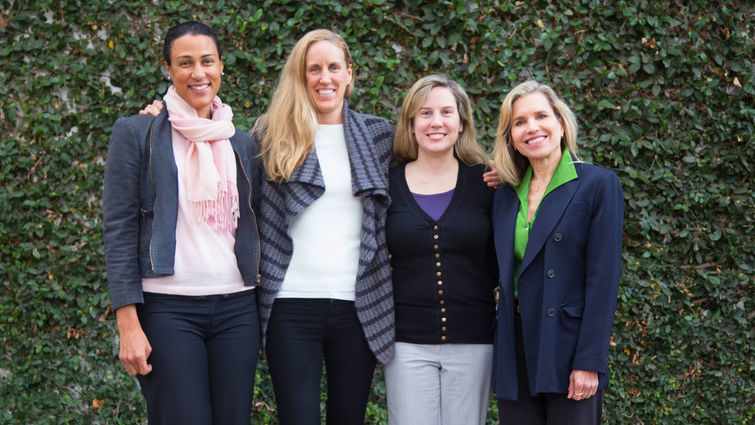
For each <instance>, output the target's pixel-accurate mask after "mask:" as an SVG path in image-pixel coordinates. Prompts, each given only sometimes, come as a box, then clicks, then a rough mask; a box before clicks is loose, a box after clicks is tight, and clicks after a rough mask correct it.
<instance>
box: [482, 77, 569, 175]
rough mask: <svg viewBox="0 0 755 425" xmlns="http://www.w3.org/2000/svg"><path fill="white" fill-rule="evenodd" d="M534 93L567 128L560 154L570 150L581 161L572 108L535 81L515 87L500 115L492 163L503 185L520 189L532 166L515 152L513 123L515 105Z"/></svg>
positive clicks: (504, 102)
mask: <svg viewBox="0 0 755 425" xmlns="http://www.w3.org/2000/svg"><path fill="white" fill-rule="evenodd" d="M532 93H542V94H543V96H545V98H546V99H547V100H548V103H549V104H550V106H551V109H553V112H554V114H555V116H556V118H558V120H559V122H561V125H562V126H563V127H564V137H562V138H561V150H562V151H563V149H564V148H566V149H569V152H570V153H571V154H572V155H573V156H574V157H575V158H577V159H578V160H579V156H578V155H577V118H576V117H575V116H574V112H572V110H571V109H570V108H569V106H568V105H567V104H566V103H564V101H563V100H561V98H559V97H558V95H557V94H556V92H555V91H553V89H552V88H550V87H549V86H547V85H545V84H542V83H539V82H537V81H535V80H529V81H526V82H524V83H521V84H519V85H518V86H516V87H514V88H513V89H512V90H511V91H510V92H509V93H508V94H507V95H506V97H505V98H504V99H503V104H502V105H501V113H500V115H499V116H498V131H497V132H496V136H495V148H494V150H493V161H494V162H495V168H496V171H497V172H498V176H499V177H500V178H501V180H502V181H504V182H506V183H508V184H510V185H512V186H519V183H521V179H522V175H524V172H525V171H526V170H527V167H528V166H529V164H530V162H529V160H528V159H527V157H525V156H524V155H522V154H520V153H519V152H517V151H516V150H515V149H514V144H513V140H511V120H512V118H513V109H514V102H516V101H517V100H518V99H519V98H521V97H524V96H527V95H529V94H532Z"/></svg>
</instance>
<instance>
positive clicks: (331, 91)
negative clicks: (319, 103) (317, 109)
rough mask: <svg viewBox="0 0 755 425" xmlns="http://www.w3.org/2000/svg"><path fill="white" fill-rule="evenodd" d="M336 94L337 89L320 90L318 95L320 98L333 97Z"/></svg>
mask: <svg viewBox="0 0 755 425" xmlns="http://www.w3.org/2000/svg"><path fill="white" fill-rule="evenodd" d="M335 93H336V89H319V90H317V94H319V95H320V96H332V95H334V94H335Z"/></svg>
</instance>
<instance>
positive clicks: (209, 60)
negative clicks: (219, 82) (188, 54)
mask: <svg viewBox="0 0 755 425" xmlns="http://www.w3.org/2000/svg"><path fill="white" fill-rule="evenodd" d="M203 63H204V64H205V65H212V64H214V63H215V60H214V59H205V60H204V62H203Z"/></svg>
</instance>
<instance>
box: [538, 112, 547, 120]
mask: <svg viewBox="0 0 755 425" xmlns="http://www.w3.org/2000/svg"><path fill="white" fill-rule="evenodd" d="M537 118H538V119H544V118H548V114H546V113H544V112H541V113H539V114H537Z"/></svg>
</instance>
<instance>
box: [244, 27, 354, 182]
mask: <svg viewBox="0 0 755 425" xmlns="http://www.w3.org/2000/svg"><path fill="white" fill-rule="evenodd" d="M318 41H328V42H331V43H333V44H334V45H336V46H337V47H340V48H341V50H343V56H344V59H345V61H346V66H347V67H352V59H351V53H350V52H349V47H348V46H347V45H346V41H345V40H344V39H343V37H341V36H340V35H338V34H336V33H334V32H332V31H329V30H326V29H317V30H313V31H310V32H308V33H306V34H304V36H303V37H302V38H300V39H299V41H297V42H296V44H295V45H294V48H293V49H292V50H291V54H289V55H288V58H287V59H286V64H285V65H284V66H283V71H282V72H281V75H280V79H279V80H278V86H277V87H276V88H275V92H274V93H273V97H272V99H271V100H270V106H268V108H267V111H265V113H264V114H262V115H261V116H260V117H259V118H258V119H257V121H256V122H255V123H254V129H253V130H252V132H253V133H254V134H255V135H257V136H258V137H259V138H260V157H261V158H262V165H263V166H264V168H265V171H266V172H267V176H268V178H269V179H270V180H273V181H275V182H277V183H280V182H282V181H284V180H287V179H288V178H290V177H291V173H293V171H294V169H295V168H296V167H298V166H300V165H301V164H302V163H303V162H304V159H305V158H306V157H307V155H309V153H310V152H311V151H312V146H313V145H314V139H315V132H316V131H317V109H316V108H315V103H314V101H313V100H312V98H311V97H310V94H309V90H307V75H306V65H307V51H308V50H309V47H310V46H311V45H313V44H314V43H317V42H318ZM353 88H354V79H353V78H352V79H351V81H350V82H349V84H348V85H347V86H346V90H345V97H346V98H347V99H348V98H349V97H350V96H351V92H352V90H353Z"/></svg>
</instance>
